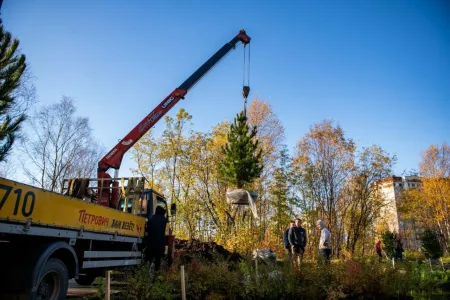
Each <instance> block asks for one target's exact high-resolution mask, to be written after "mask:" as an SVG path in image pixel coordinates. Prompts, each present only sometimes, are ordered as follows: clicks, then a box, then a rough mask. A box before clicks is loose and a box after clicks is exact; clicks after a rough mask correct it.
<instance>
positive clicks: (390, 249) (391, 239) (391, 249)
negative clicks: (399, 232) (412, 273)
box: [381, 231, 395, 258]
mask: <svg viewBox="0 0 450 300" xmlns="http://www.w3.org/2000/svg"><path fill="white" fill-rule="evenodd" d="M381 240H382V242H383V250H384V252H386V255H387V256H388V257H389V258H393V257H394V254H395V235H394V233H393V232H390V231H385V232H383V234H382V235H381Z"/></svg>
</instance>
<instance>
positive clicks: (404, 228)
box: [375, 176, 423, 249]
mask: <svg viewBox="0 0 450 300" xmlns="http://www.w3.org/2000/svg"><path fill="white" fill-rule="evenodd" d="M376 184H377V185H378V188H379V191H380V193H381V194H382V196H383V197H384V199H385V205H384V206H383V208H382V209H381V211H380V218H379V219H377V220H376V221H375V222H376V224H375V225H376V226H377V225H380V224H381V223H382V224H381V225H384V226H385V227H388V228H389V230H390V231H392V232H395V233H397V234H398V233H400V235H401V237H402V240H403V245H404V247H406V248H409V249H418V248H420V234H421V233H422V231H423V230H422V229H421V228H420V224H417V223H416V222H414V221H407V220H404V219H402V216H401V213H400V212H399V211H398V205H399V200H400V195H401V193H402V192H403V191H404V190H407V189H411V188H418V187H420V185H421V184H422V182H421V180H420V177H419V176H391V177H387V178H384V179H382V180H379V181H377V182H376Z"/></svg>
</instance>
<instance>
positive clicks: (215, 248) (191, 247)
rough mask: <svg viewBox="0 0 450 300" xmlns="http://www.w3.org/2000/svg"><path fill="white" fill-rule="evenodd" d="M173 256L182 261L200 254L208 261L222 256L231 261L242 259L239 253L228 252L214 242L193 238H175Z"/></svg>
mask: <svg viewBox="0 0 450 300" xmlns="http://www.w3.org/2000/svg"><path fill="white" fill-rule="evenodd" d="M175 256H178V257H180V258H181V260H183V261H190V260H192V258H193V257H194V256H197V257H199V256H200V257H202V258H205V259H207V260H209V261H214V260H216V259H217V258H223V259H225V260H228V261H231V262H238V261H240V260H241V259H242V256H241V255H240V254H239V253H236V252H230V251H228V250H227V249H225V248H224V247H223V246H222V245H218V244H216V243H215V242H202V241H199V240H195V239H191V240H180V239H175Z"/></svg>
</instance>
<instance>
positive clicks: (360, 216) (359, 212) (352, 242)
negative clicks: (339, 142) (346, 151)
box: [340, 145, 396, 254]
mask: <svg viewBox="0 0 450 300" xmlns="http://www.w3.org/2000/svg"><path fill="white" fill-rule="evenodd" d="M395 162H396V156H395V155H394V156H391V155H389V154H388V153H387V152H386V151H384V150H383V149H382V148H381V147H379V146H376V145H373V146H371V147H368V148H363V149H362V150H361V151H360V152H359V153H358V157H357V159H356V161H355V168H354V171H353V173H352V174H351V175H350V176H351V177H350V178H349V180H348V183H347V185H346V186H345V188H344V192H343V193H342V197H341V198H340V199H341V200H343V201H344V203H343V205H342V207H341V208H342V209H344V210H345V232H346V234H345V235H346V248H347V249H348V250H349V251H350V252H351V253H352V254H354V253H355V249H356V245H357V243H358V242H359V241H360V240H361V239H364V238H365V237H366V236H367V234H368V229H370V227H371V226H372V224H373V222H374V219H375V218H376V217H377V216H378V214H379V212H380V209H381V208H382V207H383V206H384V198H383V197H382V195H381V194H380V193H378V186H377V184H376V182H377V181H378V180H381V179H383V178H385V177H388V176H389V175H390V174H391V171H392V167H393V165H394V163H395Z"/></svg>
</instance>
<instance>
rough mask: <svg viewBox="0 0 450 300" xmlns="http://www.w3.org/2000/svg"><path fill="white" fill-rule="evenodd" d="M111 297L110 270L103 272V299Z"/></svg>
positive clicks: (106, 299) (108, 299)
mask: <svg viewBox="0 0 450 300" xmlns="http://www.w3.org/2000/svg"><path fill="white" fill-rule="evenodd" d="M110 299H111V271H106V274H105V300H110Z"/></svg>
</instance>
